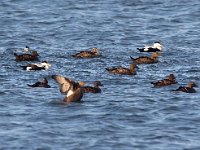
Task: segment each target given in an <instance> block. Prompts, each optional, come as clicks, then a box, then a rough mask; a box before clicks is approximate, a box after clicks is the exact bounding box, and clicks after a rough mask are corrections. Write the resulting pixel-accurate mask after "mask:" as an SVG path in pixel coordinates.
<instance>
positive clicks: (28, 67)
mask: <svg viewBox="0 0 200 150" xmlns="http://www.w3.org/2000/svg"><path fill="white" fill-rule="evenodd" d="M50 66H51V64H49V63H48V62H47V61H43V62H41V63H38V64H28V65H26V66H21V67H22V68H23V70H27V71H30V70H47V69H49V67H50Z"/></svg>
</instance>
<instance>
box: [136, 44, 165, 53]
mask: <svg viewBox="0 0 200 150" xmlns="http://www.w3.org/2000/svg"><path fill="white" fill-rule="evenodd" d="M137 49H138V50H139V51H140V52H157V51H162V50H163V45H162V44H161V43H160V42H154V44H153V45H152V46H144V48H137Z"/></svg>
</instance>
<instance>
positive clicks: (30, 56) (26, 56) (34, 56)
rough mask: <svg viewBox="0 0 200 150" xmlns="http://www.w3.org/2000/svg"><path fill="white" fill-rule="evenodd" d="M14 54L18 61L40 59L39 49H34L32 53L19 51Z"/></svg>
mask: <svg viewBox="0 0 200 150" xmlns="http://www.w3.org/2000/svg"><path fill="white" fill-rule="evenodd" d="M14 56H15V60H16V61H35V60H38V56H39V55H38V53H37V51H32V52H31V54H21V55H18V54H17V53H14Z"/></svg>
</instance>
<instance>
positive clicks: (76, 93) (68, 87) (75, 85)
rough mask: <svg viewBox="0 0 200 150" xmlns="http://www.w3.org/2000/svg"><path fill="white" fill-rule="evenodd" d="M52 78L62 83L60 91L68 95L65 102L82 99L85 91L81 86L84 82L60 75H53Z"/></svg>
mask: <svg viewBox="0 0 200 150" xmlns="http://www.w3.org/2000/svg"><path fill="white" fill-rule="evenodd" d="M52 78H53V79H54V80H55V81H56V82H57V83H58V84H59V85H60V92H61V93H62V94H64V95H66V96H65V98H64V100H63V101H64V102H78V101H81V99H82V97H83V93H84V91H83V90H82V88H81V87H82V86H84V85H85V83H84V82H81V81H79V82H75V81H73V80H71V79H69V78H66V77H63V76H60V75H52Z"/></svg>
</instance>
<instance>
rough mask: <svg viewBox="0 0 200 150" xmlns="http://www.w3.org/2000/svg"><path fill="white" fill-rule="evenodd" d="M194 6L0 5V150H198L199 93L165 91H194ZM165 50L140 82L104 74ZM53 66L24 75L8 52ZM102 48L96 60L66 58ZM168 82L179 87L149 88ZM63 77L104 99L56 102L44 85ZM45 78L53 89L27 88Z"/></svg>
mask: <svg viewBox="0 0 200 150" xmlns="http://www.w3.org/2000/svg"><path fill="white" fill-rule="evenodd" d="M199 8H200V1H199V0H190V1H188V0H187V1H186V0H176V1H174V0H164V1H161V0H155V1H154V2H151V1H147V0H134V1H130V0H121V1H115V0H104V1H92V0H90V1H88V0H86V1H84V0H78V1H73V0H68V1H65V0H57V1H49V0H46V1H39V0H29V1H27V0H18V1H14V0H2V1H1V3H0V57H1V59H0V66H1V71H0V84H1V87H0V118H1V119H0V143H1V144H0V149H1V150H7V149H12V150H13V149H25V150H28V149H38V150H39V149H42V150H43V149H45V150H50V149H63V150H66V149H67V150H72V149H73V150H77V149H84V150H85V149H88V150H89V149H91V150H93V149H99V150H100V149H102V150H105V149H106V150H118V149H119V150H121V149H123V150H129V149H131V150H132V149H135V150H136V149H138V150H141V149H142V150H169V149H170V150H183V149H184V150H193V149H194V150H199V149H200V142H199V139H200V135H199V133H200V94H199V92H200V90H199V88H196V90H197V93H194V94H188V93H174V92H170V90H172V89H176V88H177V87H178V86H180V85H186V84H187V83H188V82H189V81H195V82H196V83H197V84H198V85H200V81H199V79H200V67H199V63H200V59H199V56H200V50H199V40H200V28H199V27H200V15H199V14H200V9H199ZM154 41H161V42H162V43H163V44H164V50H163V53H162V54H161V56H160V57H159V63H158V64H152V65H140V66H139V68H140V69H139V70H138V71H137V75H136V76H121V75H112V74H108V73H107V72H106V71H105V69H104V68H106V67H111V66H119V65H121V66H125V67H128V66H129V64H130V58H129V56H132V57H138V56H143V55H149V54H145V53H140V52H139V51H137V50H136V48H137V47H143V46H144V45H145V44H151V43H153V42H154ZM26 45H28V46H30V48H31V49H35V50H37V51H38V52H39V54H40V60H41V61H42V60H47V61H49V62H50V63H51V64H52V67H51V68H50V69H49V70H47V71H36V72H28V71H24V70H22V69H21V68H20V65H26V64H27V63H28V62H15V58H14V55H13V53H14V52H16V51H17V52H19V53H20V52H22V49H23V48H24V47H25V46H26ZM92 47H98V48H100V51H101V57H100V58H94V59H74V58H72V57H71V54H74V53H76V52H78V51H81V50H84V49H90V48H92ZM170 73H174V75H175V76H176V78H177V81H178V84H177V85H172V86H168V87H164V88H153V87H152V85H151V84H150V82H152V81H155V80H158V79H163V78H165V77H166V75H168V74H170ZM53 74H60V75H64V76H66V77H69V78H72V79H74V80H76V81H77V80H81V81H85V82H87V83H88V84H89V85H90V84H92V82H93V81H95V80H100V81H101V82H102V83H103V84H104V87H102V93H101V94H96V95H95V94H85V95H84V97H83V99H82V101H83V102H82V103H71V104H65V103H63V102H62V99H63V95H61V94H60V92H59V89H58V85H57V84H56V83H55V81H53V80H52V79H51V78H50V76H51V75H53ZM43 77H47V78H48V80H49V84H50V85H51V87H52V88H50V89H45V88H30V87H28V86H27V84H33V83H35V82H37V81H38V80H40V79H42V78H43Z"/></svg>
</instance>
